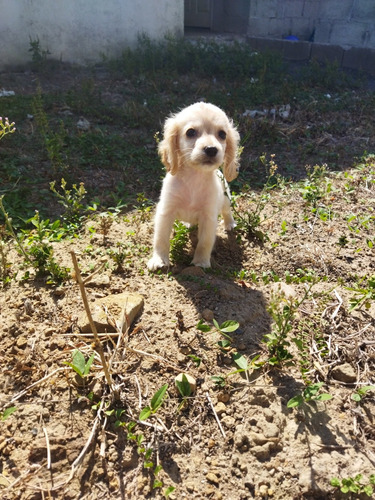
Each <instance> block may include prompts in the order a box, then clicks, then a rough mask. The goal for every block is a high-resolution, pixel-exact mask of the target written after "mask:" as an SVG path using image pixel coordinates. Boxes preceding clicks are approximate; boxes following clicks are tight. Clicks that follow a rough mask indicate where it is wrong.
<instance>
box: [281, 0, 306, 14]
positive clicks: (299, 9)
mask: <svg viewBox="0 0 375 500" xmlns="http://www.w3.org/2000/svg"><path fill="white" fill-rule="evenodd" d="M303 4H304V0H284V2H283V4H282V9H283V12H282V17H302V13H303Z"/></svg>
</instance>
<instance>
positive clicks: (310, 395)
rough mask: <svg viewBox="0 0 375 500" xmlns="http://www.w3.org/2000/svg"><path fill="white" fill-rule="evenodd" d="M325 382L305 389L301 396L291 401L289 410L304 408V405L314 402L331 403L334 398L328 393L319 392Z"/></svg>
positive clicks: (288, 405)
mask: <svg viewBox="0 0 375 500" xmlns="http://www.w3.org/2000/svg"><path fill="white" fill-rule="evenodd" d="M323 383H324V382H319V383H317V384H311V385H308V386H307V387H305V389H304V390H303V391H302V393H301V394H298V395H297V396H294V397H293V398H291V399H289V401H288V403H287V407H288V408H296V407H300V406H302V405H303V404H304V403H311V402H312V401H329V400H330V399H332V396H331V395H330V394H327V393H321V394H319V391H320V389H321V387H322V385H323Z"/></svg>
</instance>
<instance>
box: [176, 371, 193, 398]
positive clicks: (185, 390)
mask: <svg viewBox="0 0 375 500" xmlns="http://www.w3.org/2000/svg"><path fill="white" fill-rule="evenodd" d="M175 383H176V387H177V389H178V392H179V393H180V395H181V396H182V398H183V399H184V400H185V399H186V398H188V397H189V396H190V395H191V392H192V391H191V385H190V383H189V381H188V379H187V377H186V375H185V373H183V374H182V379H181V380H176V381H175Z"/></svg>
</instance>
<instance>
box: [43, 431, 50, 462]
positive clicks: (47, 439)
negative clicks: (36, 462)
mask: <svg viewBox="0 0 375 500" xmlns="http://www.w3.org/2000/svg"><path fill="white" fill-rule="evenodd" d="M43 432H44V437H45V438H46V447H47V469H48V470H49V469H51V448H50V446H49V438H48V434H47V429H46V428H45V427H43Z"/></svg>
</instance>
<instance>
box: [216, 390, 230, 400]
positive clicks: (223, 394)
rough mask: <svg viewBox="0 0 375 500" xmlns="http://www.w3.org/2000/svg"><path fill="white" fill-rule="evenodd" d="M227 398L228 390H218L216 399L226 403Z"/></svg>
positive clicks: (228, 397) (228, 396) (228, 395)
mask: <svg viewBox="0 0 375 500" xmlns="http://www.w3.org/2000/svg"><path fill="white" fill-rule="evenodd" d="M229 399H230V394H229V392H219V394H218V395H217V400H218V401H221V402H222V403H228V401H229Z"/></svg>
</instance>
